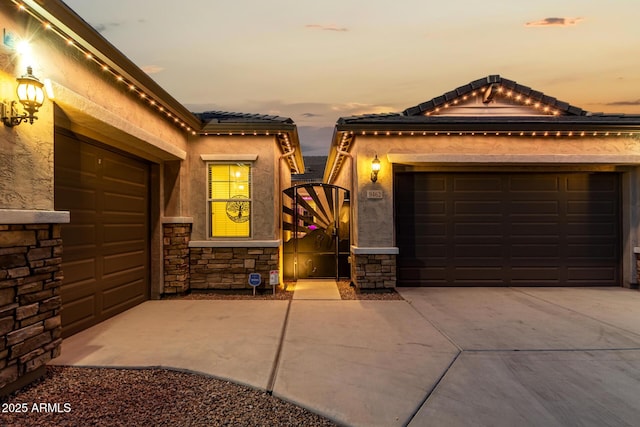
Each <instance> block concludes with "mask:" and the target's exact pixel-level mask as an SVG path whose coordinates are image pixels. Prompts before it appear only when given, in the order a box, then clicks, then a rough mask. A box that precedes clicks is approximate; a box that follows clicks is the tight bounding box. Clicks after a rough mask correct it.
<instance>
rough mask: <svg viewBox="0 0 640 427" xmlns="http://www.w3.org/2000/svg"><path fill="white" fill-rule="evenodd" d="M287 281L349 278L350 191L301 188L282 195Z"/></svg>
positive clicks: (321, 186)
mask: <svg viewBox="0 0 640 427" xmlns="http://www.w3.org/2000/svg"><path fill="white" fill-rule="evenodd" d="M282 210H283V211H282V213H283V215H282V218H283V219H282V229H283V241H284V250H283V252H284V266H283V267H284V274H283V277H284V279H289V280H291V279H307V278H315V277H317V278H329V277H331V278H336V279H337V278H340V277H349V276H350V271H349V222H350V221H349V215H350V211H351V209H350V200H349V191H348V190H345V189H344V188H341V187H338V186H335V185H328V184H302V185H297V186H295V187H291V188H288V189H286V190H284V191H283V203H282Z"/></svg>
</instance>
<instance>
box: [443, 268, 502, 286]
mask: <svg viewBox="0 0 640 427" xmlns="http://www.w3.org/2000/svg"><path fill="white" fill-rule="evenodd" d="M503 276H504V271H503V268H502V267H501V266H495V267H478V266H461V267H459V268H457V269H456V270H455V280H456V281H460V282H465V283H473V282H475V281H478V282H482V283H483V285H486V282H487V281H490V282H492V283H493V282H497V283H498V282H500V281H502V278H503Z"/></svg>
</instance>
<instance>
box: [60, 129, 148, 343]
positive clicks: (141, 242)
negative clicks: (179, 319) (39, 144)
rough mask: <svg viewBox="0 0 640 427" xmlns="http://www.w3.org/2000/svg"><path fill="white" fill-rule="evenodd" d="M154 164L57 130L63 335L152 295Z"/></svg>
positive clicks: (76, 330) (78, 329)
mask: <svg viewBox="0 0 640 427" xmlns="http://www.w3.org/2000/svg"><path fill="white" fill-rule="evenodd" d="M148 181H149V167H148V165H147V164H146V163H144V162H142V161H139V160H137V159H132V158H129V157H126V156H124V155H122V154H118V153H115V152H112V151H109V150H106V149H104V148H101V147H98V146H96V145H93V144H90V143H87V142H82V141H80V140H79V139H78V138H77V137H75V136H73V135H72V134H70V133H68V132H66V131H62V130H58V131H57V132H56V136H55V208H56V210H68V211H70V212H71V222H70V224H67V225H64V226H63V227H62V239H63V256H62V270H63V274H64V281H63V286H62V290H61V296H62V307H63V308H62V327H63V335H64V336H69V335H72V334H74V333H76V332H79V331H81V330H83V329H85V328H88V327H89V326H92V325H95V324H96V323H99V322H101V321H103V320H105V319H107V318H109V317H111V316H114V315H115V314H118V313H120V312H122V311H124V310H127V309H129V308H131V307H133V306H135V305H136V304H139V303H141V302H143V301H145V300H147V299H148V297H149V272H148V271H149V268H148V265H149V237H148V236H149V207H148V205H149V184H148Z"/></svg>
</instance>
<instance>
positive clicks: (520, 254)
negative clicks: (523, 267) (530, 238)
mask: <svg viewBox="0 0 640 427" xmlns="http://www.w3.org/2000/svg"><path fill="white" fill-rule="evenodd" d="M509 255H510V257H511V259H512V260H514V261H515V260H517V259H518V258H522V259H524V262H526V260H527V259H529V258H531V259H534V258H537V259H540V258H552V259H556V258H557V257H558V256H560V248H559V247H558V245H556V244H547V245H544V244H539V243H537V244H536V243H531V244H518V243H514V244H512V245H510V247H509ZM547 262H548V261H547Z"/></svg>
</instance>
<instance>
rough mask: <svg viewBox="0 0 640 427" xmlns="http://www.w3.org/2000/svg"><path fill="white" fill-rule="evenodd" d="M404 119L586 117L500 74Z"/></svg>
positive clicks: (414, 109) (406, 112)
mask: <svg viewBox="0 0 640 427" xmlns="http://www.w3.org/2000/svg"><path fill="white" fill-rule="evenodd" d="M402 114H403V115H404V116H410V117H411V116H425V115H426V116H430V115H449V116H453V115H462V116H466V115H473V116H478V115H490V116H503V115H505V116H524V115H533V116H539V115H550V116H559V115H562V116H584V115H586V114H587V112H586V111H585V110H583V109H581V108H578V107H575V106H573V105H570V104H569V103H567V102H564V101H560V100H558V99H557V98H554V97H552V96H548V95H545V94H544V93H542V92H539V91H537V90H533V89H531V88H530V87H528V86H524V85H521V84H519V83H517V82H515V81H513V80H509V79H505V78H503V77H501V76H499V75H490V76H487V77H485V78H482V79H478V80H474V81H472V82H470V83H468V84H466V85H463V86H460V87H459V88H457V89H455V90H452V91H450V92H447V93H445V94H443V95H440V96H436V97H435V98H433V99H431V100H429V101H426V102H423V103H421V104H418V105H416V106H414V107H409V108H407V109H406V110H404V111H403V112H402Z"/></svg>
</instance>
